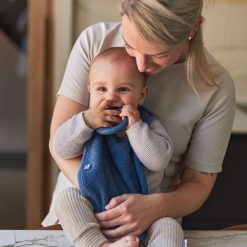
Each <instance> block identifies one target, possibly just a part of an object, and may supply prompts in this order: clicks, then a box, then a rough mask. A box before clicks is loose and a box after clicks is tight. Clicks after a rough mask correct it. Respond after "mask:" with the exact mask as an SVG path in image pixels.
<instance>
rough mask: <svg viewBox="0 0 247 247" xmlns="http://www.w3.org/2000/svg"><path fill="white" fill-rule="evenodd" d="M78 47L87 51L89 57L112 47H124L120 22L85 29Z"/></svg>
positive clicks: (102, 23)
mask: <svg viewBox="0 0 247 247" xmlns="http://www.w3.org/2000/svg"><path fill="white" fill-rule="evenodd" d="M76 45H77V46H78V48H79V50H86V51H87V54H88V55H89V57H90V58H91V59H92V58H93V57H94V56H96V55H98V54H99V53H101V52H103V51H104V50H106V49H108V48H111V47H123V46H124V43H123V39H122V32H121V23H120V22H100V23H96V24H93V25H91V26H89V27H87V28H86V29H84V30H83V31H82V32H81V34H80V35H79V37H78V39H77V42H76Z"/></svg>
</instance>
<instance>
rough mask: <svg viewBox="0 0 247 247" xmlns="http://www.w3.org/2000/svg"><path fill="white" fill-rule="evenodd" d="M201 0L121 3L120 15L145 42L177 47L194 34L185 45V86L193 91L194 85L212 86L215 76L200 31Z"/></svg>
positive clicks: (158, 0)
mask: <svg viewBox="0 0 247 247" xmlns="http://www.w3.org/2000/svg"><path fill="white" fill-rule="evenodd" d="M202 9H203V0H122V1H121V14H122V15H126V16H128V18H129V19H130V20H131V21H133V23H134V24H135V26H136V28H137V30H138V31H139V33H140V34H141V35H142V36H143V38H145V39H146V40H148V41H151V42H155V43H164V44H166V45H171V46H172V45H177V44H179V43H180V42H182V41H184V40H186V39H188V37H189V36H190V33H191V31H192V30H194V31H195V34H194V36H193V38H192V39H191V40H188V42H189V50H188V56H187V58H186V62H185V63H186V74H187V79H188V83H189V84H190V86H191V87H192V88H193V89H194V90H195V91H197V90H196V86H197V85H198V82H204V83H206V84H207V85H209V86H214V85H216V81H215V76H214V75H213V73H212V71H211V69H210V66H209V64H208V62H207V59H206V56H205V53H204V46H203V38H202V29H201V28H200V27H197V26H198V25H197V23H198V21H199V20H200V19H202V16H201V13H202Z"/></svg>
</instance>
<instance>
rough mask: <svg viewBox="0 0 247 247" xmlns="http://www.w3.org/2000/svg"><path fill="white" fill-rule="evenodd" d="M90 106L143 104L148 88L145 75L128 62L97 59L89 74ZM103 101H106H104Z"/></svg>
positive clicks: (135, 105)
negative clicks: (145, 84) (144, 80)
mask: <svg viewBox="0 0 247 247" xmlns="http://www.w3.org/2000/svg"><path fill="white" fill-rule="evenodd" d="M89 81H90V82H89V92H90V102H89V106H90V108H95V107H98V106H99V105H102V104H103V105H105V106H106V107H122V106H123V105H133V106H134V107H136V108H137V106H138V105H139V104H142V103H143V101H144V99H145V96H146V91H147V88H146V87H145V86H144V82H143V76H142V75H141V74H140V73H139V72H138V71H137V70H136V69H134V68H133V66H132V67H131V66H129V64H128V63H122V64H121V65H118V64H117V63H114V62H110V61H108V60H99V61H96V62H95V63H94V64H93V66H92V67H91V69H90V74H89ZM102 101H104V102H105V104H104V103H102Z"/></svg>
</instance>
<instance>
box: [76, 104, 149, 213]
mask: <svg viewBox="0 0 247 247" xmlns="http://www.w3.org/2000/svg"><path fill="white" fill-rule="evenodd" d="M138 110H139V111H140V115H141V119H142V120H143V121H144V122H146V123H147V124H150V123H151V122H152V120H153V116H152V115H151V113H149V112H148V111H147V110H146V109H145V108H144V107H141V106H139V108H138ZM127 124H128V119H127V118H125V119H124V120H123V121H122V122H121V123H120V124H118V125H116V126H113V127H109V128H99V129H96V130H95V131H94V133H93V135H92V137H91V138H90V140H88V141H87V142H86V143H85V148H84V152H83V157H82V160H81V164H80V169H79V172H78V182H79V186H80V190H81V193H82V195H83V196H84V197H85V198H87V199H88V200H89V201H90V202H91V203H92V205H93V208H94V210H95V212H97V213H98V212H102V211H105V206H106V205H107V204H108V203H109V201H110V200H111V198H113V197H116V196H119V195H122V194H135V193H137V194H144V195H147V194H148V187H147V181H146V177H145V174H144V169H143V164H142V163H141V162H140V160H139V159H138V157H137V156H136V155H135V153H134V151H133V149H132V147H131V145H130V143H129V140H128V137H127V135H125V136H124V137H123V138H118V137H117V136H116V135H115V133H117V132H119V131H121V130H124V129H125V127H126V126H127ZM140 145H141V144H140Z"/></svg>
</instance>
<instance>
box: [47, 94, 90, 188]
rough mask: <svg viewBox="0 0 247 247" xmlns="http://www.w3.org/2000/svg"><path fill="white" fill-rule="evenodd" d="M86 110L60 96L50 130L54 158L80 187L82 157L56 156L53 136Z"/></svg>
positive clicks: (50, 146) (68, 176)
mask: <svg viewBox="0 0 247 247" xmlns="http://www.w3.org/2000/svg"><path fill="white" fill-rule="evenodd" d="M84 110H86V107H85V106H83V105H81V104H79V103H77V102H75V101H73V100H71V99H69V98H67V97H65V96H63V95H59V96H58V97H57V101H56V105H55V109H54V113H53V117H52V122H51V128H50V141H49V148H50V152H51V155H52V157H53V158H54V160H55V161H56V163H57V165H58V167H59V168H60V169H61V171H62V172H63V173H64V175H65V176H66V177H67V178H68V179H69V180H70V181H71V182H72V183H73V184H74V185H75V186H77V187H78V182H77V171H78V169H79V166H80V160H81V157H77V158H73V159H70V160H65V159H62V158H60V157H59V156H58V155H56V154H55V152H54V150H53V136H54V133H55V131H56V129H57V128H58V127H59V126H60V125H61V124H62V123H64V122H65V121H66V120H68V119H69V118H71V117H72V116H73V115H75V114H77V113H79V112H82V111H84Z"/></svg>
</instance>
